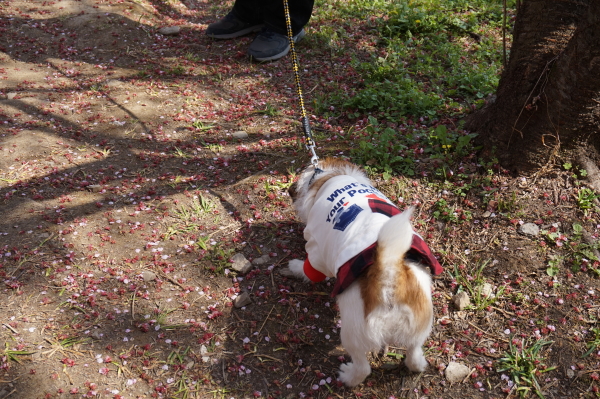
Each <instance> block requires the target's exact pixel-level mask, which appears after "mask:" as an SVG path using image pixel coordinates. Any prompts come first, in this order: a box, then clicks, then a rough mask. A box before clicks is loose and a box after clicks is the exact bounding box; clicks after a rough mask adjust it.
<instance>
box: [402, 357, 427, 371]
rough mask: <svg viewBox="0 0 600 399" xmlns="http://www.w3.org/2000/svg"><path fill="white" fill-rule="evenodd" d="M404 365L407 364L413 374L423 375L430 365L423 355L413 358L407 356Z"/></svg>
mask: <svg viewBox="0 0 600 399" xmlns="http://www.w3.org/2000/svg"><path fill="white" fill-rule="evenodd" d="M404 364H406V367H408V369H409V370H410V371H412V372H413V373H422V372H423V371H425V369H426V368H427V366H428V365H429V364H428V363H427V360H425V357H424V356H423V355H422V354H421V355H416V356H412V357H408V356H407V357H406V360H405V361H404Z"/></svg>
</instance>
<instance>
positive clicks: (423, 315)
mask: <svg viewBox="0 0 600 399" xmlns="http://www.w3.org/2000/svg"><path fill="white" fill-rule="evenodd" d="M412 213H413V208H412V207H411V208H409V209H407V210H406V211H404V212H403V213H401V214H399V215H396V216H394V217H392V218H391V219H390V220H389V221H387V222H386V223H385V225H384V226H383V228H382V229H381V230H380V232H379V236H378V238H377V252H376V255H375V262H374V264H373V266H371V267H370V268H369V270H368V271H367V280H368V284H367V283H364V284H363V285H362V287H361V288H363V290H362V294H363V298H364V299H365V316H367V315H368V314H369V313H370V312H371V311H372V310H374V309H375V308H377V307H378V306H380V305H384V306H386V307H387V306H390V305H392V306H394V305H395V304H404V305H408V306H409V307H410V308H411V310H412V312H413V320H414V323H415V325H414V326H411V327H413V329H414V330H415V331H421V330H423V329H426V328H427V326H429V325H430V323H431V319H432V317H433V309H432V306H431V299H430V298H431V294H430V292H429V290H430V284H431V280H430V277H429V275H428V274H427V273H426V272H425V271H424V270H423V269H422V268H420V267H417V266H411V264H410V262H409V261H407V260H406V259H404V257H405V255H406V252H408V250H409V249H410V247H411V245H412V239H413V234H414V232H413V229H412V226H411V224H410V217H411V215H412ZM369 286H370V287H369Z"/></svg>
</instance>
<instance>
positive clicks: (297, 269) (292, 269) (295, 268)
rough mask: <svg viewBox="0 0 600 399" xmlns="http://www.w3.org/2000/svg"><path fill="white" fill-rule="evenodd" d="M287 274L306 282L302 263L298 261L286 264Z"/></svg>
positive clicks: (294, 260)
mask: <svg viewBox="0 0 600 399" xmlns="http://www.w3.org/2000/svg"><path fill="white" fill-rule="evenodd" d="M288 270H289V273H290V274H291V275H292V276H294V277H298V278H302V279H304V280H307V281H308V277H306V275H305V274H304V261H303V260H300V259H292V260H291V261H289V262H288Z"/></svg>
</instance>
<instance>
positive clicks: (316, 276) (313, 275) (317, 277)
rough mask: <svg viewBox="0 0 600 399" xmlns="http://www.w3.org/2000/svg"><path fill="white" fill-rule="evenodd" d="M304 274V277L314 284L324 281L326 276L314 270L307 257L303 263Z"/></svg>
mask: <svg viewBox="0 0 600 399" xmlns="http://www.w3.org/2000/svg"><path fill="white" fill-rule="evenodd" d="M304 274H305V275H306V277H308V278H309V279H310V281H312V282H314V283H319V282H321V281H323V280H325V278H326V277H327V276H326V275H324V274H323V273H321V272H320V271H318V270H317V269H315V268H314V267H313V266H312V265H311V264H310V261H309V260H308V256H307V257H306V260H305V261H304Z"/></svg>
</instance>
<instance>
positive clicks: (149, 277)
mask: <svg viewBox="0 0 600 399" xmlns="http://www.w3.org/2000/svg"><path fill="white" fill-rule="evenodd" d="M142 278H143V279H144V281H145V282H147V283H148V282H150V281H154V280H156V273H154V272H151V271H150V270H144V271H143V272H142Z"/></svg>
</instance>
